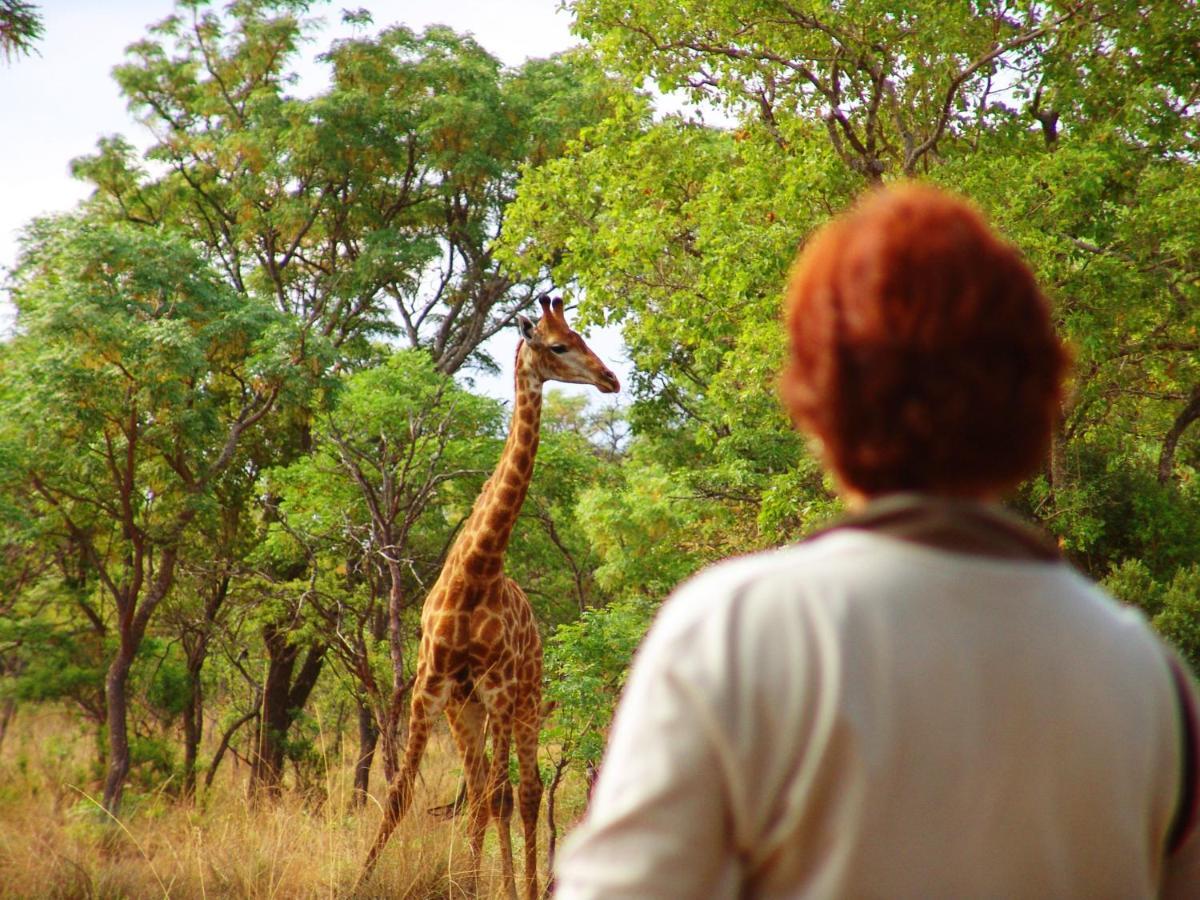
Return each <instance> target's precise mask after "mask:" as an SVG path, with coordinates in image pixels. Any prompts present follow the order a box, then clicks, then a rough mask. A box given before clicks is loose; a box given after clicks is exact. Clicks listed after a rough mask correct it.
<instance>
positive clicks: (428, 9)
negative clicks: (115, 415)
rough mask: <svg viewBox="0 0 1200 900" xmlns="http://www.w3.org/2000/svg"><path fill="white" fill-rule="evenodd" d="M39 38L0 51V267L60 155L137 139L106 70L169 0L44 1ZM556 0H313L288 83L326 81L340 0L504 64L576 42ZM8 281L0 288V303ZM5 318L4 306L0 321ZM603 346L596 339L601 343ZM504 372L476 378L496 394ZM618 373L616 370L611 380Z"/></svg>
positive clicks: (67, 157)
mask: <svg viewBox="0 0 1200 900" xmlns="http://www.w3.org/2000/svg"><path fill="white" fill-rule="evenodd" d="M38 5H39V7H40V9H41V12H42V14H43V17H44V25H45V36H44V37H43V39H42V40H41V41H40V42H39V43H38V45H37V53H35V54H33V55H31V56H24V57H20V58H16V59H14V60H13V61H11V62H9V63H4V62H3V61H0V268H3V269H4V270H5V273H4V274H5V277H6V273H7V269H9V268H10V267H11V266H12V265H13V264H14V263H15V261H16V255H17V234H18V232H19V231H20V229H21V228H22V226H24V225H25V224H26V223H27V222H28V221H29V220H30V219H32V218H33V217H35V216H38V215H42V214H44V213H49V212H54V211H57V210H65V209H69V208H71V207H72V206H73V205H74V204H75V203H76V202H77V201H79V200H80V199H82V198H83V197H84V196H85V195H86V193H87V189H86V187H85V185H83V184H81V183H80V182H77V181H75V180H74V179H72V178H71V176H70V173H69V171H68V167H69V163H70V161H71V159H73V158H74V157H76V156H81V155H83V154H86V153H90V152H92V151H93V150H94V148H95V145H96V141H97V139H99V138H100V137H102V136H106V135H111V134H117V133H120V134H123V135H125V136H126V137H127V138H129V139H130V140H131V141H132V142H133V143H134V144H135V145H136V146H139V147H143V148H144V147H145V146H146V145H147V144H148V142H149V141H148V135H147V133H146V131H145V129H144V128H142V127H141V126H140V125H138V124H137V123H136V122H135V121H134V120H133V119H132V118H131V117H130V115H129V113H128V112H127V111H126V109H125V103H124V101H123V100H122V98H121V97H120V95H119V93H118V90H117V86H116V83H115V82H114V81H113V79H112V76H111V74H110V72H111V70H112V68H113V66H115V65H117V64H118V63H120V62H121V61H122V60H123V58H124V50H125V47H126V46H128V45H129V44H130V43H132V42H134V41H136V40H139V39H140V38H142V37H144V36H145V34H146V27H147V26H148V25H150V24H153V23H155V22H158V21H160V20H162V19H164V18H166V17H167V16H168V15H170V13H171V12H172V10H173V8H174V3H173V0H108V2H97V0H43V2H41V3H39V4H38ZM558 6H559V0H490V2H489V0H335V2H333V3H329V4H323V3H317V4H314V8H313V10H312V14H313V15H314V16H317V17H320V18H322V19H324V20H325V23H326V28H325V31H324V32H323V33H322V34H320V35H319V36H318V37H317V39H316V40H315V41H314V42H313V43H312V44H311V45H309V47H308V48H307V50H306V61H305V62H304V63H303V64H302V65H301V67H300V75H301V82H300V84H299V85H298V87H297V90H298V92H299V93H302V94H311V93H313V92H315V91H318V90H320V89H321V88H322V87H323V86H324V85H325V84H326V83H327V80H326V77H325V74H324V69H323V67H322V66H320V65H319V64H318V63H316V62H315V60H314V59H313V57H314V56H315V55H316V54H317V53H319V52H321V51H322V50H324V49H325V48H327V47H328V45H329V43H330V41H331V40H332V39H334V38H335V37H341V36H345V35H347V34H349V33H350V31H349V30H348V29H347V28H345V27H344V26H342V25H341V22H340V20H341V10H342V9H343V8H352V9H357V8H360V7H363V8H366V9H367V10H369V11H370V12H371V14H372V16H373V18H374V23H375V24H374V29H378V28H382V27H384V26H387V25H391V24H394V23H398V22H399V23H403V24H405V25H408V26H409V27H411V28H414V29H418V30H419V29H422V28H424V27H425V26H427V25H431V24H442V25H449V26H450V27H452V28H454V29H456V30H457V31H469V32H471V33H472V34H474V36H475V39H476V40H478V41H479V43H480V44H481V45H482V46H483V47H484V48H485V49H487V50H488V51H489V52H490V53H492V54H494V55H495V56H497V57H499V58H500V59H501V60H502V61H503V62H504V63H506V64H508V65H517V64H519V63H521V62H523V61H524V60H525V59H527V58H529V57H541V56H548V55H550V54H552V53H556V52H558V51H560V50H565V49H566V48H567V47H570V46H571V45H573V44H575V43H577V41H576V40H575V38H574V37H573V36H572V35H571V33H570V23H571V17H570V15H569V14H568V13H566V12H564V11H561V10H559V9H558ZM7 306H8V304H7V291H3V292H2V293H0V311H4V310H3V309H2V308H6V307H7ZM7 318H8V316H7V315H3V319H4V320H7ZM592 343H593V344H595V345H596V350H597V352H599V353H601V355H604V356H605V357H606V361H607V362H608V363H609V364H610V365H611V366H612V367H613V368H614V369H615V370H616V371H617V373H618V374H619V375H626V374H627V371H628V369H627V366H626V364H625V362H624V360H623V359H622V358H609V357H621V356H622V354H621V349H620V342H619V340H618V339H617V338H616V337H615V335H613V334H611V333H610V334H603V335H595V336H593V340H592ZM515 347H516V336H515V333H514V334H513V335H511V336H505V339H497V340H496V341H495V343H494V345H493V348H492V349H493V352H494V354H495V355H496V357H497V358H498V359H499V360H500V361H501V362H502V363H504V364H505V365H507V364H508V363H509V361H510V360H511V358H512V355H513V353H514V352H515ZM602 348H603V349H602ZM507 377H511V376H506V377H505V378H503V379H501V381H500V382H499V383H498V384H481V385H480V387H483V388H484V389H486V390H488V392H489V393H492V392H495V393H497V394H499V395H501V396H506V395H507V393H508V392H509V391H510V390H511V388H510V386H509V385H508V383H507ZM622 380H623V381H624V380H627V379H625V378H623V379H622Z"/></svg>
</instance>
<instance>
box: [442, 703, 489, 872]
mask: <svg viewBox="0 0 1200 900" xmlns="http://www.w3.org/2000/svg"><path fill="white" fill-rule="evenodd" d="M446 718H447V719H448V720H449V722H450V732H451V733H452V734H453V735H454V742H455V744H456V745H457V747H458V752H459V755H460V756H461V757H462V761H463V778H464V780H465V782H466V788H467V806H466V808H467V823H468V826H467V828H468V834H469V836H470V840H471V862H472V878H471V881H472V885H471V888H472V890H473V888H474V883H475V882H476V881H477V880H478V878H479V875H480V872H481V871H482V866H483V836H484V832H485V831H486V830H487V820H488V803H487V799H486V792H487V776H488V770H487V757H486V756H485V755H484V738H485V735H486V731H485V729H486V719H487V714H486V713H485V712H484V709H483V706H482V704H480V703H479V701H477V700H474V699H471V700H466V701H464V702H461V703H453V702H452V703H451V704H450V705H448V706H447V707H446Z"/></svg>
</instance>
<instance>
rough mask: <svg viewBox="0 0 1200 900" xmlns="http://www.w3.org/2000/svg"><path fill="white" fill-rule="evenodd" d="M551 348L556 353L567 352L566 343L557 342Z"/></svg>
mask: <svg viewBox="0 0 1200 900" xmlns="http://www.w3.org/2000/svg"><path fill="white" fill-rule="evenodd" d="M550 349H551V350H552V351H553V352H555V353H566V352H567V348H566V345H564V344H555V345H554V346H552V347H551V348H550Z"/></svg>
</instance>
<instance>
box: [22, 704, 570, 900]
mask: <svg viewBox="0 0 1200 900" xmlns="http://www.w3.org/2000/svg"><path fill="white" fill-rule="evenodd" d="M322 744H323V746H321V745H319V746H318V748H317V749H318V751H320V752H322V765H321V767H320V768H321V770H322V772H321V777H322V783H321V784H318V785H316V786H315V787H314V786H310V789H309V790H308V791H307V795H306V796H304V797H302V796H299V795H298V793H297V792H295V791H287V792H285V793H284V796H283V797H282V798H281V799H279V800H278V801H273V802H270V803H265V804H264V803H251V802H250V801H249V800H248V799H247V793H246V774H247V772H246V767H245V766H244V765H238V764H236V762H234V763H227V764H225V765H224V766H223V767H222V769H221V771H220V772H219V773H218V775H217V778H216V780H215V781H214V783H213V787H212V789H211V790H210V791H209V792H207V793H205V792H203V790H202V792H201V795H200V798H199V800H198V801H197V802H196V803H195V804H192V803H186V802H183V801H181V800H179V798H178V797H177V796H175V795H174V792H173V791H172V786H171V784H170V783H168V784H167V785H166V786H164V787H163V788H160V789H158V790H156V791H144V790H143V791H138V790H136V789H131V790H130V791H129V792H127V795H126V798H127V799H126V802H125V804H124V806H123V809H122V813H121V817H120V820H119V821H114V820H113V819H112V818H111V817H109V816H108V815H106V814H105V813H104V812H103V810H102V809H101V808H100V806H99V804H98V802H97V800H96V797H97V793H96V783H95V781H94V771H93V770H94V763H93V762H92V759H93V757H94V755H95V752H94V738H93V736H92V735H90V734H87V733H85V732H83V731H81V730H80V728H79V726H78V725H77V724H76V723H75V721H74V720H73V719H72V718H70V717H68V716H67V715H65V714H64V713H62V712H61V711H56V710H52V709H38V708H27V709H24V710H22V711H21V713H19V714H18V717H17V719H16V721H15V722H14V724H13V726H12V728H10V730H9V733H8V735H7V736H6V738H5V741H4V744H3V746H0V897H4V898H9V897H12V898H43V897H45V898H60V897H61V898H118V897H120V898H126V897H130V898H141V897H172V898H191V897H197V898H209V897H239V898H241V897H246V898H301V897H339V898H340V897H349V896H355V897H405V898H435V897H455V896H462V895H463V893H464V892H463V889H462V888H463V885H464V884H465V878H466V877H467V876H468V875H469V871H470V866H469V859H470V852H469V849H468V845H467V842H466V839H465V834H464V829H463V827H462V823H453V822H442V821H438V820H436V819H434V818H433V817H431V816H429V815H427V814H426V813H425V812H424V810H426V809H427V808H429V807H431V806H435V805H438V804H440V803H445V802H448V801H449V800H450V799H451V798H453V797H454V795H455V793H456V791H457V789H458V775H459V772H460V770H459V768H458V762H457V759H456V758H455V757H454V755H453V753H452V752H451V745H450V741H449V739H448V738H447V737H446V736H445V735H439V736H438V737H437V739H435V740H434V741H433V742H431V749H430V752H429V753H428V754H427V756H426V759H425V762H424V764H423V766H422V773H421V774H422V777H421V779H420V780H419V782H418V787H417V795H416V798H415V803H414V810H415V813H414V814H410V815H409V816H408V817H406V819H405V820H404V821H403V822H402V823H401V824H400V827H399V828H398V829H397V831H396V834H395V835H394V836H393V838H392V841H391V844H390V845H389V847H388V849H387V851H386V852H385V854H384V856H383V858H382V859H381V861H380V864H379V868H378V870H377V872H376V873H375V875H374V876H373V877H372V879H371V881H370V882H369V883H368V884H367V885H366V886H365V887H364V888H363V889H361V890H359V891H358V892H357V893H354V892H353V891H352V886H353V883H354V880H355V877H356V875H357V874H358V868H359V866H360V864H361V862H362V859H363V857H364V855H365V852H366V848H367V845H368V842H369V841H370V840H371V838H372V837H373V836H374V833H375V828H376V827H377V824H378V821H379V806H378V801H379V800H381V799H382V789H383V785H382V776H381V775H379V774H378V770H377V771H376V773H374V777H373V784H372V788H373V795H374V796H373V798H372V800H371V802H370V803H369V804H368V808H367V809H365V810H360V811H355V810H352V808H351V799H352V790H351V787H352V759H351V754H352V752H353V746H352V742H350V741H341V742H338V741H332V740H330V741H324V742H322ZM566 794H567V795H566V796H560V798H559V808H560V809H561V810H563V813H562V814H561V815H562V816H563V818H564V819H565V820H566V821H570V818H572V817H574V816H577V815H578V814H579V811H580V801H581V798H582V789H581V788H579V787H577V786H572V785H568V787H567V788H566ZM514 826H516V827H514V829H513V831H514V838H513V840H514V844H515V847H514V849H515V851H516V856H517V859H518V863H517V866H518V878H519V877H520V859H521V849H520V847H521V838H520V827H519V820H515V821H514ZM560 826H561V821H560ZM494 843H495V839H494V835H493V834H492V833H491V832H489V840H488V844H487V847H486V848H485V855H486V857H487V858H486V860H485V865H484V877H483V880H482V882H481V884H480V886H479V887H480V891H479V894H480V896H485V897H486V896H499V895H501V894H502V893H503V885H502V883H501V879H500V876H499V872H500V866H499V858H498V854H497V852H496V850H495V846H494ZM539 844H540V847H539V849H540V851H541V857H542V860H543V865H542V872H541V874H540V880H541V883H542V884H543V885H544V884H545V882H546V872H545V855H546V824H545V821H544V815H543V822H542V834H541V835H540V837H539Z"/></svg>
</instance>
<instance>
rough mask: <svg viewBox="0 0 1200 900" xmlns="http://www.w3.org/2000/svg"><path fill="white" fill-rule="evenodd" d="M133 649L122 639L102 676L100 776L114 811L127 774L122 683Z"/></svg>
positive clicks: (108, 804) (125, 681) (106, 799)
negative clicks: (104, 754)
mask: <svg viewBox="0 0 1200 900" xmlns="http://www.w3.org/2000/svg"><path fill="white" fill-rule="evenodd" d="M134 652H135V645H131V644H128V643H127V642H126V641H124V640H122V641H121V647H120V648H119V649H118V650H117V653H116V655H115V656H114V657H113V661H112V663H110V664H109V667H108V674H107V676H106V677H105V679H104V699H105V703H106V706H107V708H108V773H107V775H105V778H104V808H105V809H106V810H108V811H109V812H110V813H113V814H114V815H115V814H116V812H117V810H118V809H120V806H121V795H122V794H123V793H124V791H125V778H126V776H127V775H128V774H129V765H130V761H129V733H128V730H127V727H126V723H127V719H128V709H127V706H126V687H127V685H128V683H129V670H130V668H131V667H132V665H133V654H134Z"/></svg>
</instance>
